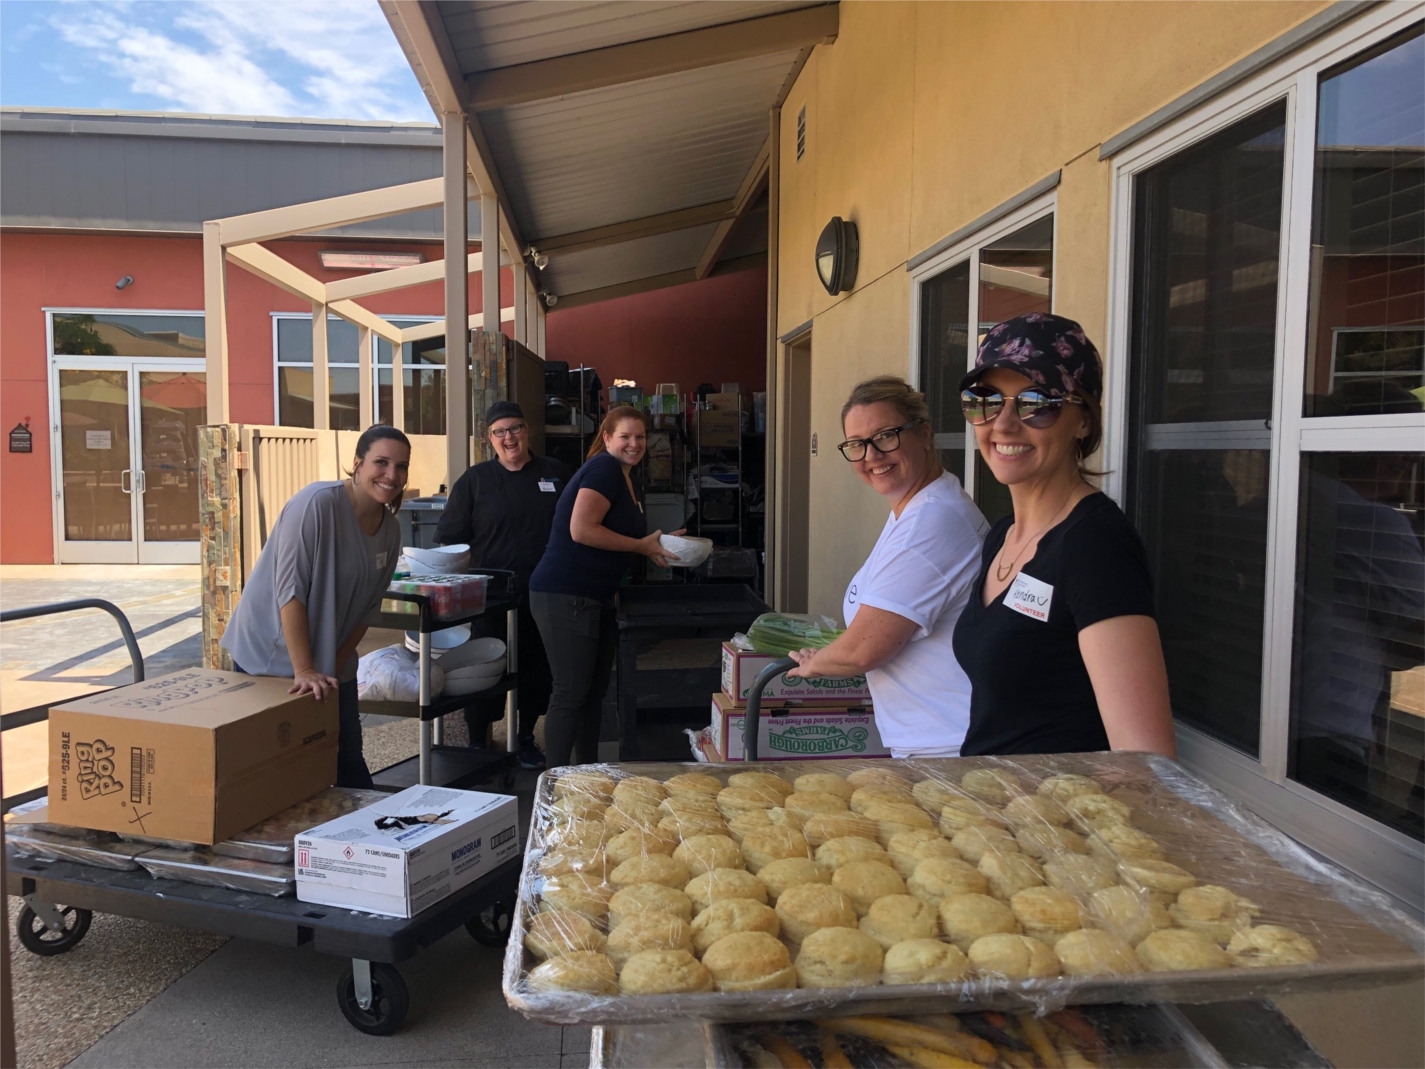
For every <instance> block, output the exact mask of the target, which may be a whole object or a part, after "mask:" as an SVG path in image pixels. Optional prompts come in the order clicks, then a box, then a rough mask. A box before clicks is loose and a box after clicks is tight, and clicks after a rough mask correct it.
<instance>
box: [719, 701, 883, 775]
mask: <svg viewBox="0 0 1425 1069" xmlns="http://www.w3.org/2000/svg"><path fill="white" fill-rule="evenodd" d="M782 708H783V709H785V710H786V713H787V715H786V716H773V715H772V710H771V709H768V708H765V707H764V708H763V709H762V715H761V717H760V718H759V719H760V721H761V723H760V724H759V725H758V727H759V731H758V736H757V759H758V760H759V761H794V760H795V761H806V760H809V759H810V760H832V759H835V758H839V757H890V756H891V751H890V750H889V749H888V748H887V747H886V745H885V744H884V743H882V742H881V733H880V732H879V731H877V730H876V718H875V716H874V715H873V714H872V711H871V709H870V708H869V707H867V706H854V707H852V708H846V707H844V706H843V707H842V708H835V707H829V706H825V705H816V706H811V705H787V706H783V707H782ZM778 711H779V712H780V711H781V709H779V710H778ZM746 718H747V709H746V707H745V706H741V705H735V704H734V703H733V702H732V699H730V698H729V697H728V696H727V695H726V694H714V695H713V701H712V742H713V746H714V747H715V748H716V750H717V753H718V759H719V760H721V761H744V760H746V757H745V754H744V750H743V746H742V732H743V725H744V723H745V721H746Z"/></svg>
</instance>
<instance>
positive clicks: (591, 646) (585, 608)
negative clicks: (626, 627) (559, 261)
mask: <svg viewBox="0 0 1425 1069" xmlns="http://www.w3.org/2000/svg"><path fill="white" fill-rule="evenodd" d="M529 600H530V608H531V609H533V610H534V618H535V621H536V622H537V623H538V624H539V633H540V634H541V635H543V636H544V649H545V651H546V652H547V653H548V654H549V664H550V668H551V669H552V671H553V675H554V692H553V694H552V695H551V696H550V699H549V714H548V719H546V720H545V722H544V750H545V757H546V760H547V761H548V763H549V767H550V768H558V767H559V766H561V765H567V764H569V763H570V756H571V754H572V756H574V757H575V758H577V760H578V763H579V764H591V763H593V762H595V761H597V760H598V759H599V726H600V724H601V723H602V722H603V711H604V695H605V693H607V692H608V689H609V677H610V676H611V675H612V674H613V667H614V653H615V651H616V650H617V648H618V625H617V624H616V623H615V621H614V599H613V598H610V599H609V600H608V601H596V600H595V599H593V598H582V597H576V596H575V595H573V594H546V593H542V592H540V591H533V592H532V593H531V594H530V596H529Z"/></svg>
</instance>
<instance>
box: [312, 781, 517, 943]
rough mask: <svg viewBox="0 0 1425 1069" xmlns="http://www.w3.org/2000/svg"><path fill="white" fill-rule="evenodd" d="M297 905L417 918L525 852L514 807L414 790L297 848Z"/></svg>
mask: <svg viewBox="0 0 1425 1069" xmlns="http://www.w3.org/2000/svg"><path fill="white" fill-rule="evenodd" d="M294 846H295V848H296V851H297V858H296V866H297V899H298V901H301V902H312V903H315V904H317V905H323V906H338V907H340V908H343V909H360V910H365V911H366V912H368V913H381V914H384V915H386V916H388V917H414V916H415V915H416V914H417V913H419V912H420V911H421V910H423V909H426V908H427V907H429V906H433V905H435V904H436V903H437V902H439V901H440V900H441V899H442V898H445V897H446V896H448V895H450V894H453V893H454V892H456V891H458V890H460V888H462V887H465V886H466V885H468V884H470V883H472V882H474V880H475V879H477V878H478V877H480V876H482V875H484V874H485V873H486V872H489V871H490V870H491V869H493V868H495V867H496V866H498V865H500V864H503V863H504V862H505V861H508V860H509V859H510V858H512V857H517V856H518V855H519V852H520V836H519V814H518V812H517V810H516V803H515V799H513V798H511V797H508V796H506V795H503V794H479V793H476V792H474V791H453V790H450V789H448V788H445V787H407V788H406V789H405V790H404V791H400V792H399V793H397V794H393V795H391V796H390V797H389V798H383V799H382V800H381V801H379V802H376V803H374V804H373V805H369V806H367V807H366V808H365V809H358V810H357V811H356V812H354V813H348V814H346V815H345V816H343V817H338V818H337V819H336V820H332V821H328V822H327V823H325V824H322V825H320V826H318V827H315V828H312V829H311V830H310V831H307V832H303V833H302V834H301V835H298V836H297V837H296V838H295V840H294Z"/></svg>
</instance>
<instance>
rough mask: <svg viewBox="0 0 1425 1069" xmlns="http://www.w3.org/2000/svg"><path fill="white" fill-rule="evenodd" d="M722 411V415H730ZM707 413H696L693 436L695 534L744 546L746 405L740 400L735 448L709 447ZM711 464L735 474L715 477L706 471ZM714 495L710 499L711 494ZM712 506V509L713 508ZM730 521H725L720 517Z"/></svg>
mask: <svg viewBox="0 0 1425 1069" xmlns="http://www.w3.org/2000/svg"><path fill="white" fill-rule="evenodd" d="M730 414H731V413H727V412H722V413H719V415H730ZM706 415H707V412H706V410H704V409H701V408H699V409H697V410H695V411H694V412H693V420H694V426H695V428H696V433H695V434H694V435H693V442H692V444H693V462H692V464H691V470H690V478H691V479H692V480H693V481H694V485H695V486H696V488H697V491H698V497H697V502H698V507H697V512H696V513H695V514H694V521H695V527H694V532H695V533H696V534H697V535H699V536H700V537H703V538H711V539H712V540H713V542H714V543H716V544H717V545H726V546H740V545H742V403H741V399H740V398H739V400H738V407H737V430H736V431H735V432H734V435H733V438H734V441H735V443H736V444H734V445H709V444H707V434H706V433H705V432H704V429H703V427H704V417H705V416H706ZM708 465H725V466H728V467H731V468H732V469H733V471H734V473H735V474H734V475H733V476H732V477H731V478H729V477H727V476H720V475H711V474H708V473H706V472H704V471H703V468H704V467H706V466H708ZM710 494H711V495H712V497H711V498H710V497H709V495H710ZM710 504H711V505H712V507H711V508H709V505H710ZM723 516H727V517H729V518H727V519H722V518H720V517H723Z"/></svg>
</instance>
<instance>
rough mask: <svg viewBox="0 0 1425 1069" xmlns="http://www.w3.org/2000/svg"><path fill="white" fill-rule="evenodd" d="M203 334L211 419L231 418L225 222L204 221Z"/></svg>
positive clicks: (224, 420) (214, 421) (219, 421)
mask: <svg viewBox="0 0 1425 1069" xmlns="http://www.w3.org/2000/svg"><path fill="white" fill-rule="evenodd" d="M203 322H204V326H203V334H204V337H205V342H204V347H205V351H206V353H207V387H208V422H209V423H210V424H218V423H227V422H228V415H229V411H228V298H227V258H226V257H225V256H224V255H223V234H222V226H221V224H219V223H218V222H216V221H213V222H206V223H204V224H203Z"/></svg>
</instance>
